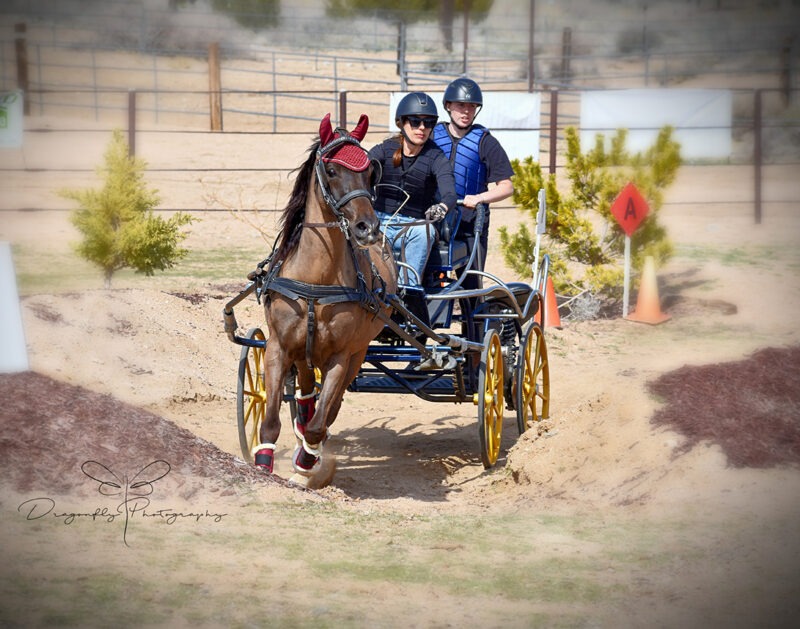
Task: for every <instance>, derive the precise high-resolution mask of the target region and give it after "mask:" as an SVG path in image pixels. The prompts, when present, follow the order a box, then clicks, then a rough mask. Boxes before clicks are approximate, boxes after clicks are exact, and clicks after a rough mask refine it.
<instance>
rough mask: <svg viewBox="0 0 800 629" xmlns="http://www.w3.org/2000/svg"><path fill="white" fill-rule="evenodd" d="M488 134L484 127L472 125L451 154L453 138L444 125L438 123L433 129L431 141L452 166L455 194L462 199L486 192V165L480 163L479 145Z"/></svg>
mask: <svg viewBox="0 0 800 629" xmlns="http://www.w3.org/2000/svg"><path fill="white" fill-rule="evenodd" d="M486 133H488V130H487V129H486V127H482V126H481V125H479V124H476V125H473V126H472V129H470V130H469V133H467V135H465V136H464V137H463V138H461V140H459V142H458V144H457V145H456V150H455V153H453V138H451V137H450V134H449V133H448V132H447V128H446V126H445V124H444V123H439V124H437V125H436V126H435V127H434V128H433V141H434V142H436V144H438V145H439V148H440V149H442V150H443V151H444V154H445V155H447V157H448V158H449V159H450V162H451V163H452V164H453V174H454V175H455V177H456V194H457V195H458V198H459V199H463V198H464V197H465V196H467V195H468V194H480V193H481V192H486V190H487V189H488V188H487V185H486V164H484V163H483V162H482V161H481V155H480V143H481V138H483V136H484V134H486Z"/></svg>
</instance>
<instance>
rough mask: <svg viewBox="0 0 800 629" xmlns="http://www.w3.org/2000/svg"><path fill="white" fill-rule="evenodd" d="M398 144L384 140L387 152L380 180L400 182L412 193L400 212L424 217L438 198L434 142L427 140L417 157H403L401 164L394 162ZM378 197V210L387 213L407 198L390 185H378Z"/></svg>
mask: <svg viewBox="0 0 800 629" xmlns="http://www.w3.org/2000/svg"><path fill="white" fill-rule="evenodd" d="M399 146H400V144H399V142H398V141H396V140H388V141H387V143H386V144H385V149H384V150H385V151H386V155H385V156H384V157H383V163H382V164H381V166H383V175H382V176H381V183H382V184H392V185H394V186H399V187H400V188H402V189H403V190H404V191H405V192H406V193H407V194H408V195H409V198H408V202H406V204H405V205H403V209H402V210H401V211H400V213H401V214H403V215H405V216H412V217H414V218H422V217H423V216H425V210H427V209H428V208H429V207H430V206H431V205H432V204H433V203H435V202H436V201H437V200H438V199H437V198H436V196H437V192H438V184H437V181H436V177H435V175H434V173H433V157H432V156H431V148H432V145H429V144H425V145H424V146H423V147H422V151H421V152H420V153H419V155H417V156H416V158H413V159H411V160H409V159H408V158H404V159H403V163H402V165H400V166H394V165H393V164H392V153H393V152H394V150H395V149H397V147H399ZM371 157H372V155H371ZM377 197H378V198H377V199H376V200H375V203H373V206H374V207H375V211H376V212H384V213H386V214H394V213H395V212H396V211H397V208H398V207H400V205H401V204H402V203H403V201H404V200H405V198H406V196H405V194H402V193H401V192H400V191H399V190H397V189H396V188H393V187H390V186H378V189H377Z"/></svg>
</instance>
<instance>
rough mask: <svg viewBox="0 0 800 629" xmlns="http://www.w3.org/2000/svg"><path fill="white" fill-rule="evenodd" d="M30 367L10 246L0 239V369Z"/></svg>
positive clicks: (11, 371)
mask: <svg viewBox="0 0 800 629" xmlns="http://www.w3.org/2000/svg"><path fill="white" fill-rule="evenodd" d="M29 368H30V367H29V364H28V348H27V346H26V344H25V334H23V330H22V310H21V309H20V305H19V295H18V293H17V279H16V277H15V275H14V260H13V259H12V257H11V246H10V245H9V244H8V243H7V242H0V373H18V372H20V371H28V369H29Z"/></svg>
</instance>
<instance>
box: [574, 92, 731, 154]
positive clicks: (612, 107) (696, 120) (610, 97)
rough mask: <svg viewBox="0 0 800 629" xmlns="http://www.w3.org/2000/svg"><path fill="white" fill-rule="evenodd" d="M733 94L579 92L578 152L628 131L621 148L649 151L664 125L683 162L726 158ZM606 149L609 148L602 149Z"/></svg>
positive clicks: (729, 150)
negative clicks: (670, 129)
mask: <svg viewBox="0 0 800 629" xmlns="http://www.w3.org/2000/svg"><path fill="white" fill-rule="evenodd" d="M732 120H733V96H732V94H731V92H730V91H729V90H707V89H631V90H604V91H597V92H582V93H581V123H580V124H581V149H582V150H583V151H586V150H588V149H590V148H591V147H592V146H594V142H595V136H596V135H597V134H598V133H602V134H603V135H604V136H605V138H606V142H608V141H609V139H610V138H611V136H613V135H614V134H615V133H616V131H617V129H628V141H627V143H626V148H627V149H628V150H629V151H631V152H632V153H638V152H641V151H644V150H646V149H648V148H649V147H651V146H652V145H653V143H654V142H655V140H656V137H657V136H658V132H659V130H660V129H661V128H662V127H664V126H665V125H671V126H672V127H674V128H675V132H674V134H673V137H674V138H675V140H676V141H678V142H680V145H681V157H683V158H684V159H703V158H714V159H719V158H727V157H730V154H731V126H732ZM606 146H608V144H607V145H606Z"/></svg>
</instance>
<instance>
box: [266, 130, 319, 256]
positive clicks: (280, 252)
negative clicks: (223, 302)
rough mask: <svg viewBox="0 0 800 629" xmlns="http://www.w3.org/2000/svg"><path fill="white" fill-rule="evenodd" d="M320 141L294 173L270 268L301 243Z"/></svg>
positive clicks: (310, 149) (316, 142) (313, 146)
mask: <svg viewBox="0 0 800 629" xmlns="http://www.w3.org/2000/svg"><path fill="white" fill-rule="evenodd" d="M319 145H320V141H319V140H316V141H314V143H313V144H312V145H311V146H310V147H309V149H308V153H309V154H308V158H307V159H306V161H305V163H303V164H302V165H301V166H298V167H297V168H295V169H294V170H293V171H292V172H293V173H295V172H296V173H297V178H296V179H295V181H294V188H293V189H292V195H291V196H290V197H289V202H288V203H287V204H286V207H285V208H284V209H283V213H282V214H281V219H280V233H279V234H278V240H277V247H276V250H275V253H274V255H273V256H272V261H271V263H270V268H272V267H274V266H275V264H276V263H278V262H279V261H283V260H285V259H286V256H288V255H289V254H290V253H291V252H292V251H293V250H294V249H295V247H297V243H298V242H299V241H300V231H301V230H300V229H299V226H300V225H301V224H302V223H303V220H304V219H305V217H306V203H307V202H308V190H309V188H310V183H311V179H312V177H314V163H315V162H316V159H317V149H318V148H319Z"/></svg>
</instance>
